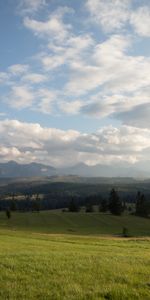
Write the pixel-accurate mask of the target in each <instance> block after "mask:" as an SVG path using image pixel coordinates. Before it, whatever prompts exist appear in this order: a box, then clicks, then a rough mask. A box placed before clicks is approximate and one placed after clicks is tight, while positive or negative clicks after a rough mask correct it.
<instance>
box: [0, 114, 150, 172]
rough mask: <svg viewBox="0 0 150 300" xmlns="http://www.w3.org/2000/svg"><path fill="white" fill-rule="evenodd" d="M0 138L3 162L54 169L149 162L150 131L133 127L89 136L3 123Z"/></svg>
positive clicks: (14, 123)
mask: <svg viewBox="0 0 150 300" xmlns="http://www.w3.org/2000/svg"><path fill="white" fill-rule="evenodd" d="M0 134H1V146H0V149H1V151H0V157H1V159H3V160H9V159H13V158H16V160H17V161H22V162H23V161H24V162H30V161H33V160H34V161H37V162H43V163H47V164H52V165H55V166H61V165H65V166H67V165H71V164H72V162H73V163H74V164H75V163H78V162H81V161H82V162H84V163H89V164H91V165H92V164H94V163H103V162H104V160H105V163H106V164H110V163H116V162H117V161H118V162H119V161H122V162H126V161H128V162H130V163H134V162H136V161H140V160H144V159H145V160H146V159H147V156H146V154H145V153H146V151H147V153H148V149H149V148H150V130H148V129H140V128H135V127H131V126H121V127H120V128H115V127H112V126H108V127H104V128H101V129H100V130H98V131H97V132H95V133H91V134H90V133H80V132H78V131H74V130H67V131H63V130H59V129H55V128H44V127H41V126H40V125H39V124H33V123H23V122H19V121H17V120H3V121H0ZM147 155H148V154H147Z"/></svg>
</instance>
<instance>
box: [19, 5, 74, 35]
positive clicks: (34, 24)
mask: <svg viewBox="0 0 150 300" xmlns="http://www.w3.org/2000/svg"><path fill="white" fill-rule="evenodd" d="M70 12H72V10H70V9H69V8H67V7H64V8H58V9H57V10H56V11H54V12H53V13H52V14H51V15H50V16H49V19H48V20H47V21H37V20H35V19H31V18H29V17H25V18H24V26H25V27H26V28H28V29H30V30H32V31H33V33H34V34H35V35H37V36H39V37H42V38H49V39H55V40H59V41H63V40H64V39H66V38H67V37H68V35H69V31H70V29H71V25H70V24H64V22H63V17H64V14H66V13H70Z"/></svg>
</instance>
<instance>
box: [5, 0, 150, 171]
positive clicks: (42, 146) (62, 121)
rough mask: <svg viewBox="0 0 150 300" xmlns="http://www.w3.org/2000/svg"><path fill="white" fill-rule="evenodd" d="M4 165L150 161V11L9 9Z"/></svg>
mask: <svg viewBox="0 0 150 300" xmlns="http://www.w3.org/2000/svg"><path fill="white" fill-rule="evenodd" d="M0 38H1V47H0V104H1V105H0V135H1V144H0V161H8V160H10V159H14V160H16V161H18V162H21V163H22V162H25V163H27V162H31V161H37V162H42V163H47V164H51V165H54V166H62V165H66V164H67V165H72V164H75V163H79V162H84V163H87V164H90V165H94V164H97V163H104V161H105V163H106V164H116V163H119V164H120V163H122V164H126V163H128V164H135V163H141V164H143V162H145V161H148V162H149V160H150V158H149V150H150V126H149V124H150V123H149V117H150V57H149V54H150V2H149V1H148V0H122V1H121V0H76V1H73V0H72V1H69V0H14V1H11V0H5V1H1V3H0Z"/></svg>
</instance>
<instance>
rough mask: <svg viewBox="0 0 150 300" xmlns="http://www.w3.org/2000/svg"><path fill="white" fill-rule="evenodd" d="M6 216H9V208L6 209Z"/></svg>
mask: <svg viewBox="0 0 150 300" xmlns="http://www.w3.org/2000/svg"><path fill="white" fill-rule="evenodd" d="M6 217H7V218H8V219H10V218H11V211H10V209H9V208H7V209H6Z"/></svg>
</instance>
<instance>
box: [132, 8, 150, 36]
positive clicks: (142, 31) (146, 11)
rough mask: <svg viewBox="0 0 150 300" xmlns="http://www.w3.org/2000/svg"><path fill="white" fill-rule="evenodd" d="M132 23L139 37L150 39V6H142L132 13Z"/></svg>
mask: <svg viewBox="0 0 150 300" xmlns="http://www.w3.org/2000/svg"><path fill="white" fill-rule="evenodd" d="M130 23H131V25H133V27H134V29H135V31H136V32H137V33H138V34H139V35H141V36H143V37H150V6H142V7H139V8H138V9H137V10H135V11H134V12H132V13H131V18H130Z"/></svg>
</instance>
